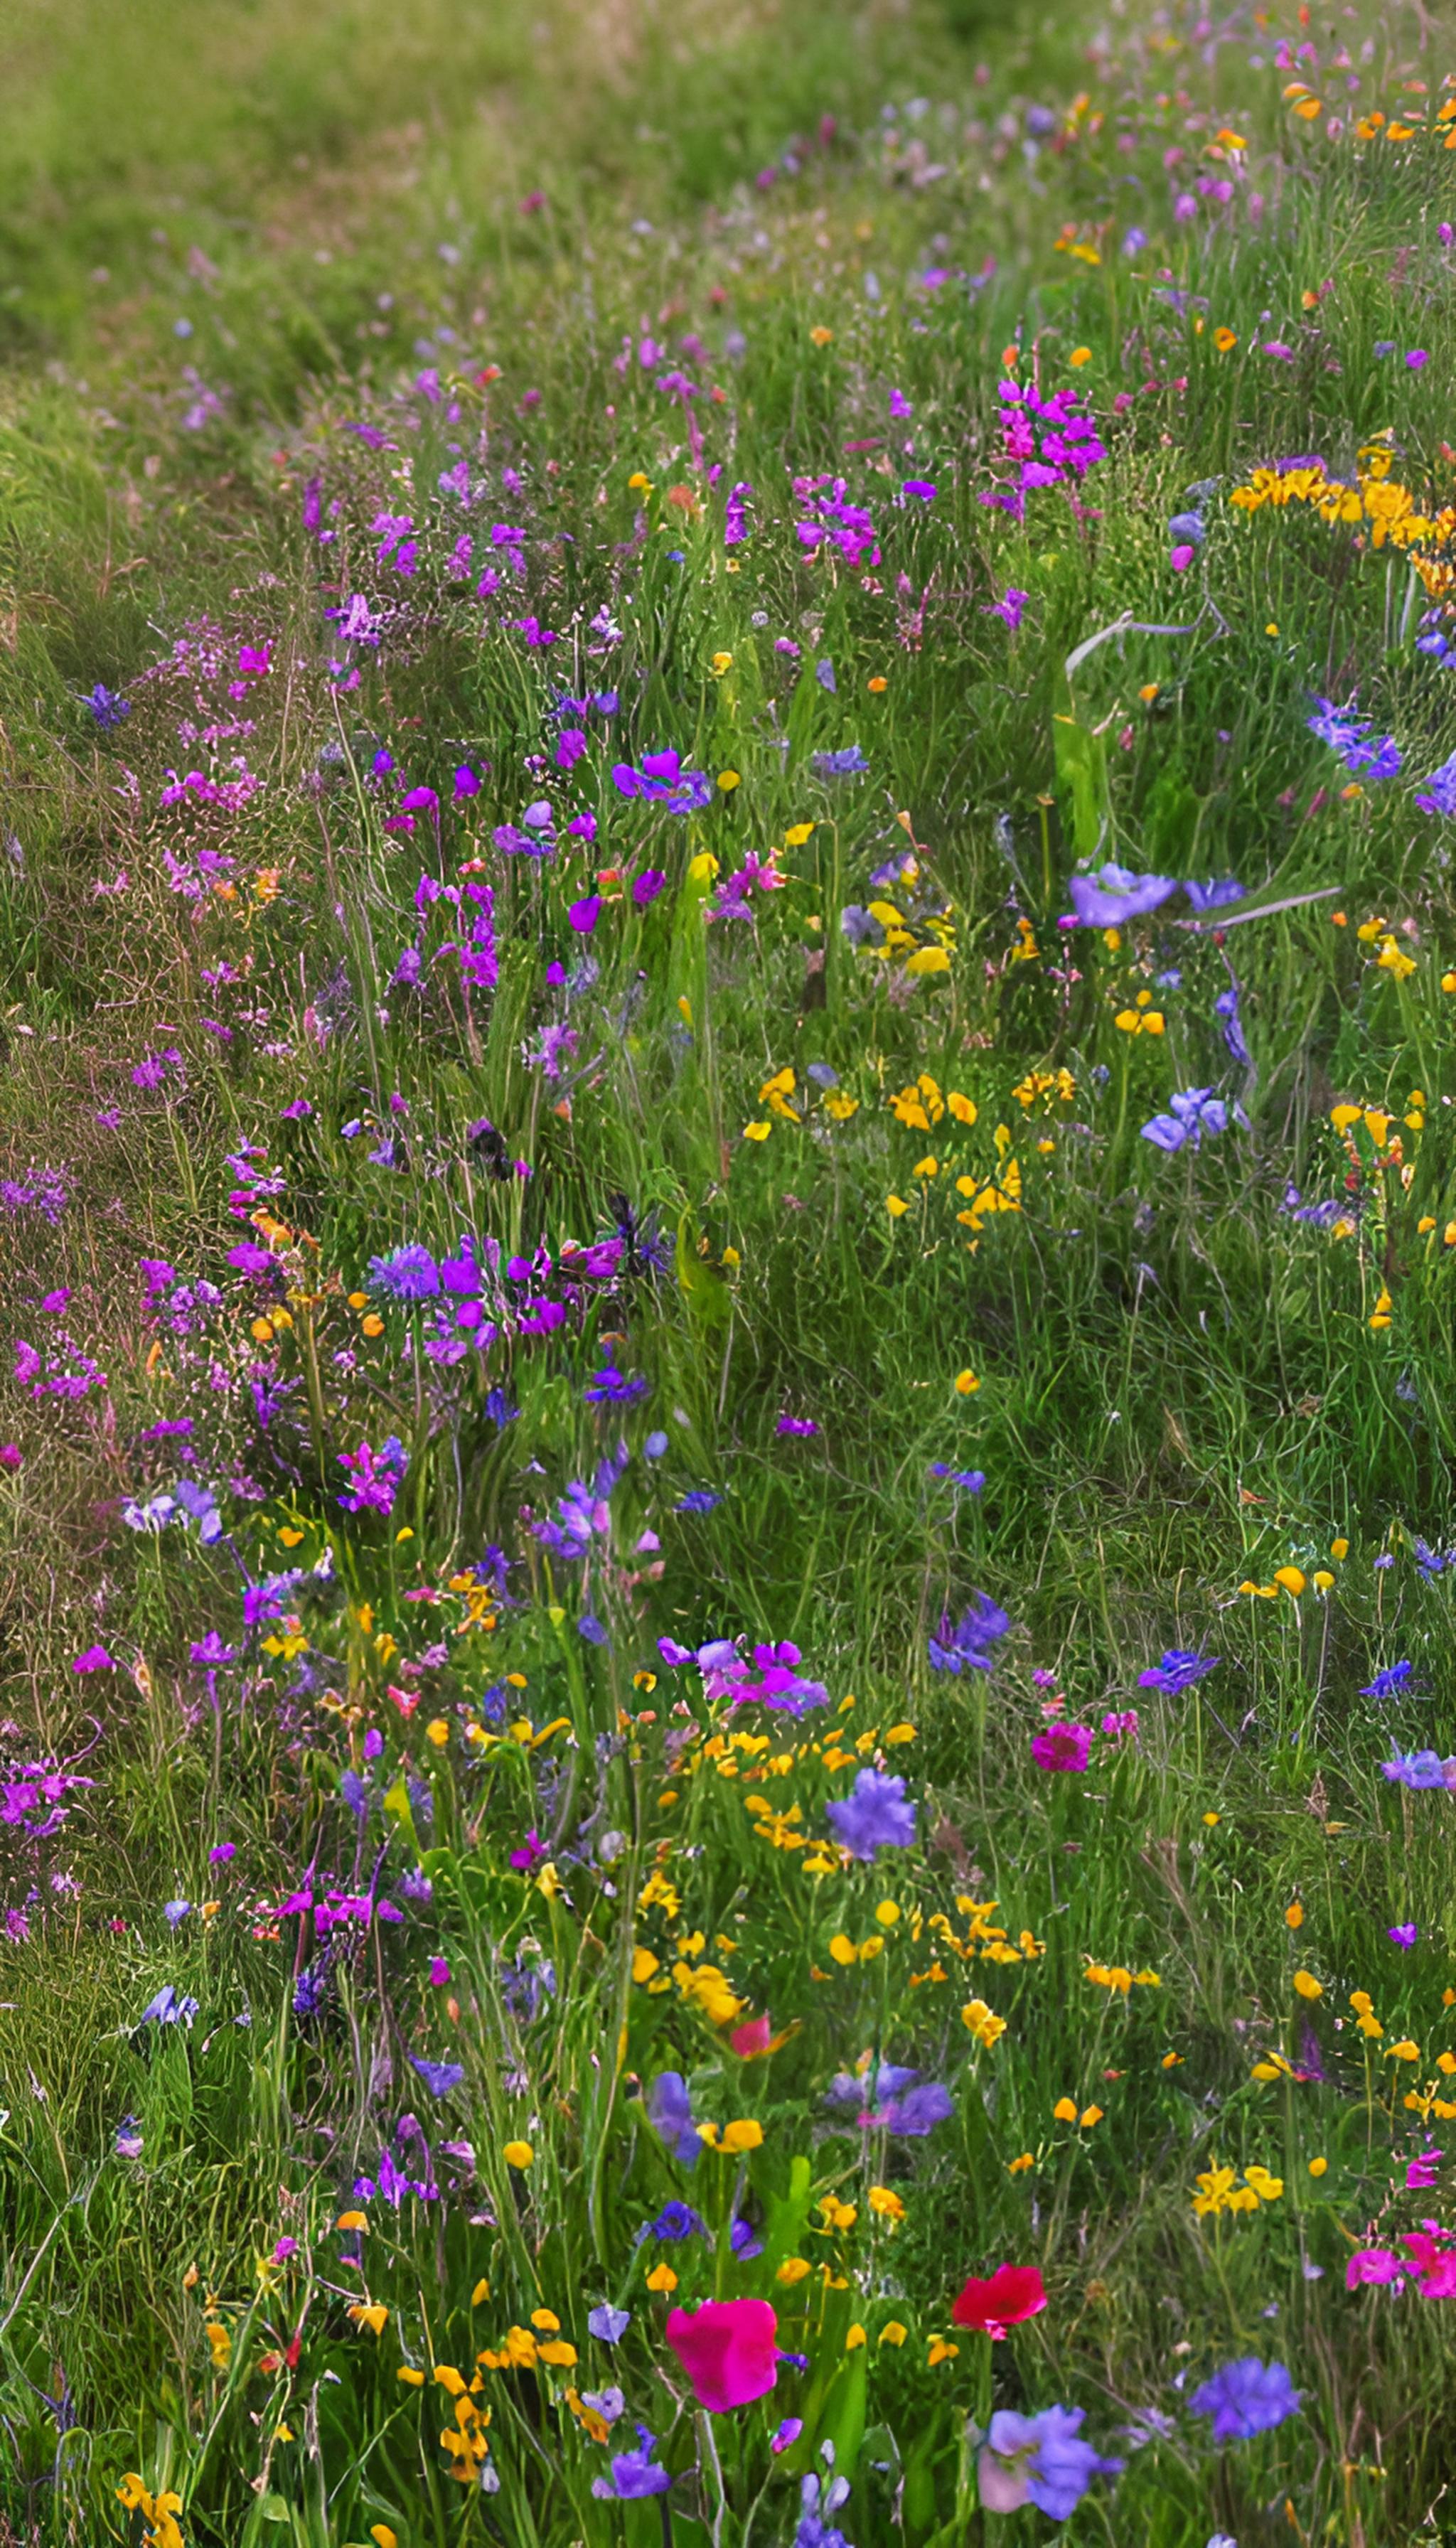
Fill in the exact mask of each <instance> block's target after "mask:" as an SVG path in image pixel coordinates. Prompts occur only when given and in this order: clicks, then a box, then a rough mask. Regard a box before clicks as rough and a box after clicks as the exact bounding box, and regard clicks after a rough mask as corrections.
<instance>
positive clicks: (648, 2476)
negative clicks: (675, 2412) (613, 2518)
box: [592, 2424, 673, 2503]
mask: <svg viewBox="0 0 1456 2548" xmlns="http://www.w3.org/2000/svg"><path fill="white" fill-rule="evenodd" d="M637 2445H638V2446H637V2448H636V2450H635V2451H618V2453H617V2455H616V2457H615V2459H614V2460H613V2461H612V2464H611V2475H610V2477H609V2478H607V2477H594V2478H593V2479H592V2494H593V2495H594V2496H596V2497H598V2498H600V2499H601V2500H603V2501H606V2502H610V2501H613V2500H614V2501H615V2502H617V2503H635V2502H636V2501H638V2499H639V2498H641V2497H642V2496H647V2495H666V2494H667V2491H668V2489H669V2487H670V2486H671V2485H672V2483H673V2479H672V2473H671V2471H670V2470H668V2469H665V2468H659V2466H658V2464H657V2462H656V2460H655V2459H654V2458H653V2453H654V2451H655V2450H656V2449H657V2435H656V2434H655V2433H650V2432H649V2431H648V2429H647V2426H646V2425H645V2424H639V2425H638V2427H637Z"/></svg>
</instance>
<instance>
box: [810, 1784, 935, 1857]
mask: <svg viewBox="0 0 1456 2548" xmlns="http://www.w3.org/2000/svg"><path fill="white" fill-rule="evenodd" d="M824 1811H825V1814H826V1816H827V1818H828V1820H829V1821H830V1822H831V1823H832V1824H833V1826H834V1829H835V1832H836V1833H837V1835H838V1837H839V1840H840V1843H841V1845H842V1847H844V1848H845V1849H847V1850H848V1851H849V1853H850V1856H851V1857H852V1858H858V1859H863V1860H864V1861H865V1862H866V1863H867V1862H869V1861H870V1860H872V1859H873V1858H874V1856H875V1854H876V1852H877V1851H879V1850H881V1849H911V1848H913V1847H914V1844H915V1807H914V1805H913V1804H909V1803H907V1802H906V1798H905V1781H904V1779H903V1778H892V1777H887V1776H886V1775H885V1774H883V1772H881V1771H879V1770H870V1769H865V1770H862V1771H861V1772H860V1774H859V1775H858V1777H857V1778H856V1780H855V1784H854V1786H853V1788H852V1789H851V1791H850V1793H849V1795H847V1796H842V1797H839V1798H837V1799H835V1800H834V1801H832V1802H831V1803H829V1804H827V1805H826V1806H825V1808H824Z"/></svg>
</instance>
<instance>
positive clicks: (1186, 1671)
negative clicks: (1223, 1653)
mask: <svg viewBox="0 0 1456 2548" xmlns="http://www.w3.org/2000/svg"><path fill="white" fill-rule="evenodd" d="M1218 1663H1219V1658H1218V1656H1217V1655H1201V1654H1199V1653H1198V1651H1197V1649H1196V1648H1194V1647H1192V1646H1169V1647H1167V1648H1166V1649H1165V1651H1164V1654H1163V1659H1162V1662H1161V1663H1160V1664H1149V1665H1148V1667H1147V1670H1146V1671H1145V1672H1140V1673H1139V1674H1138V1688H1139V1689H1160V1690H1164V1691H1166V1693H1167V1695H1168V1697H1169V1698H1176V1697H1177V1696H1178V1693H1179V1692H1180V1690H1185V1689H1191V1688H1192V1687H1193V1684H1194V1683H1195V1682H1199V1681H1202V1680H1203V1679H1204V1676H1205V1675H1206V1674H1207V1673H1211V1672H1214V1671H1216V1670H1217V1668H1218Z"/></svg>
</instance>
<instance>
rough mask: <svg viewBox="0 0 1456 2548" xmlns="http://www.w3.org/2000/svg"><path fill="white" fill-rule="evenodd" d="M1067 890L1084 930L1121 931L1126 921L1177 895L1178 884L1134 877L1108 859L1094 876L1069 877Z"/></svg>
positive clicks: (1155, 877) (1164, 879)
mask: <svg viewBox="0 0 1456 2548" xmlns="http://www.w3.org/2000/svg"><path fill="white" fill-rule="evenodd" d="M1066 889H1067V892H1068V894H1069V895H1070V897H1071V906H1072V909H1073V911H1074V912H1075V913H1076V916H1077V918H1078V920H1079V921H1080V923H1081V925H1082V927H1083V928H1084V929H1120V928H1121V927H1122V926H1123V924H1124V922H1126V921H1129V920H1138V919H1140V918H1141V917H1142V915H1143V913H1144V912H1148V911H1156V910H1157V908H1158V905H1159V903H1163V902H1166V901H1167V899H1168V896H1169V894H1172V893H1176V892H1177V890H1178V881H1177V878H1176V877H1175V876H1159V875H1135V874H1134V873H1133V871H1132V869H1131V868H1130V867H1120V866H1118V865H1117V864H1116V863H1115V861H1113V860H1111V859H1109V861H1108V862H1107V865H1105V866H1102V867H1099V868H1098V870H1097V873H1096V874H1095V875H1073V876H1068V878H1067V886H1066Z"/></svg>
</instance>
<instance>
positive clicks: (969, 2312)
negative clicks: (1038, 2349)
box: [951, 2265, 1047, 2343]
mask: <svg viewBox="0 0 1456 2548" xmlns="http://www.w3.org/2000/svg"><path fill="white" fill-rule="evenodd" d="M1046 2306H1047V2286H1046V2284H1045V2283H1044V2282H1043V2280H1042V2276H1041V2273H1040V2271H1039V2269H1038V2267H1037V2266H1035V2265H998V2266H997V2268H996V2271H995V2272H994V2274H992V2275H991V2276H990V2277H989V2278H988V2280H987V2281H985V2282H977V2280H976V2278H975V2276H974V2275H973V2274H972V2276H971V2278H970V2280H969V2282H968V2283H967V2284H966V2286H965V2289H964V2290H963V2291H962V2292H961V2293H960V2295H959V2297H958V2299H956V2301H955V2302H954V2303H953V2305H952V2310H951V2316H952V2319H953V2320H954V2321H955V2323H956V2326H971V2327H975V2328H976V2329H977V2330H978V2332H979V2333H980V2334H982V2335H988V2336H990V2337H991V2339H992V2341H993V2343H994V2342H996V2341H998V2340H999V2338H1000V2337H1002V2336H1003V2335H1004V2334H1005V2333H1006V2330H1007V2328H1008V2327H1009V2326H1019V2325H1020V2324H1021V2321H1022V2320H1023V2319H1024V2318H1035V2317H1036V2316H1037V2315H1038V2313H1039V2311H1041V2310H1044V2309H1045V2308H1046Z"/></svg>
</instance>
